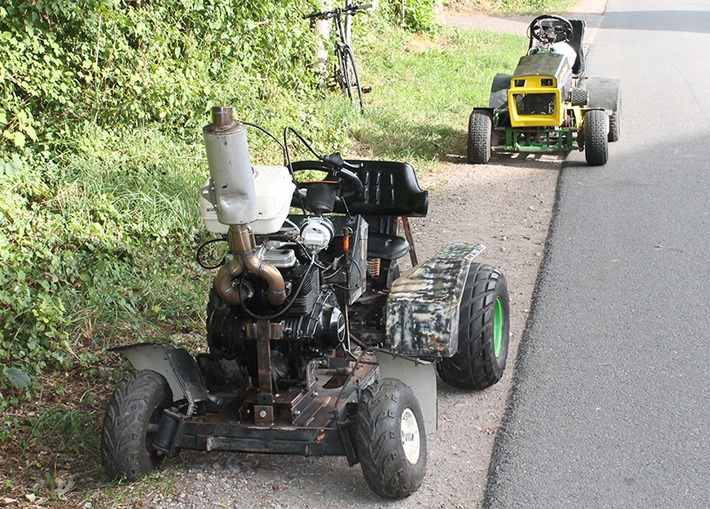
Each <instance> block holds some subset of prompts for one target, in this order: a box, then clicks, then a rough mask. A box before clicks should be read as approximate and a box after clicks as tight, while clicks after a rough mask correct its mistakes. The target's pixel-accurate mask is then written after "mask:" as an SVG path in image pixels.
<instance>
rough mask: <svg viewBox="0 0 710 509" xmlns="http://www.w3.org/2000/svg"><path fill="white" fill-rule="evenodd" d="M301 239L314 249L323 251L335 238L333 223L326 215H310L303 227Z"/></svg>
mask: <svg viewBox="0 0 710 509" xmlns="http://www.w3.org/2000/svg"><path fill="white" fill-rule="evenodd" d="M301 239H302V240H303V243H304V244H305V245H306V247H308V248H309V249H311V250H312V251H322V250H323V249H325V248H326V247H328V245H329V244H330V241H331V240H333V223H331V222H330V220H329V219H328V218H325V217H309V218H308V219H307V220H306V223H305V224H304V225H303V227H302V228H301Z"/></svg>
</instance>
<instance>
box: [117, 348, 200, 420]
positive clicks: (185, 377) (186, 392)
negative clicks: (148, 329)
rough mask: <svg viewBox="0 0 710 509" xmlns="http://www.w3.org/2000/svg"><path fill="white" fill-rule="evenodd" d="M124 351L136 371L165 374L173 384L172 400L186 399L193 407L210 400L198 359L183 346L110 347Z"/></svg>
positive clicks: (119, 351)
mask: <svg viewBox="0 0 710 509" xmlns="http://www.w3.org/2000/svg"><path fill="white" fill-rule="evenodd" d="M111 351H112V352H118V353H120V354H123V355H124V356H125V357H126V358H127V359H128V360H129V361H130V363H131V364H132V365H133V367H134V368H135V369H136V370H141V369H150V370H153V371H156V372H158V373H160V374H161V375H163V376H164V377H165V379H166V380H167V381H168V383H169V384H170V389H171V390H172V392H173V401H180V400H183V399H185V400H187V402H188V404H189V406H190V409H189V412H188V414H189V413H191V411H192V407H193V406H194V404H195V403H198V402H200V401H206V400H207V384H205V380H204V378H203V376H202V372H201V371H200V368H199V366H198V365H197V361H195V359H194V358H193V357H192V355H190V354H189V352H188V351H187V350H185V349H184V348H175V347H174V346H172V345H167V344H160V343H140V344H137V345H128V346H119V347H116V348H111Z"/></svg>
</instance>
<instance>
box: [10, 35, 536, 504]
mask: <svg viewBox="0 0 710 509" xmlns="http://www.w3.org/2000/svg"><path fill="white" fill-rule="evenodd" d="M355 42H356V58H357V59H358V62H359V69H360V71H361V76H362V79H361V81H362V82H363V83H364V84H367V85H371V86H372V90H373V91H372V93H371V94H368V95H366V96H365V108H366V114H365V116H364V117H361V116H360V115H359V114H358V113H357V112H356V111H355V110H354V109H353V108H352V107H351V106H350V104H349V103H348V101H347V100H345V99H343V98H342V96H341V95H340V94H339V93H338V92H337V91H335V92H333V93H326V92H323V94H322V95H319V96H318V97H316V98H314V100H312V101H309V102H307V103H300V104H297V103H294V102H293V100H290V99H284V102H283V104H280V103H279V104H272V105H269V106H268V107H265V108H264V109H263V110H260V111H258V112H254V115H253V118H252V117H250V118H243V120H245V121H250V122H255V123H258V124H260V125H263V126H264V127H265V128H267V129H268V130H269V131H271V132H272V133H273V134H275V135H276V136H277V137H281V134H282V130H283V128H284V126H285V125H291V126H292V127H293V128H294V129H296V130H297V131H299V132H300V133H301V134H302V135H303V136H304V137H305V138H306V139H308V140H310V141H312V142H313V145H314V148H315V149H316V150H317V151H319V152H321V153H327V152H332V151H336V150H340V151H342V152H343V153H344V154H345V155H346V156H352V155H353V154H356V155H357V156H358V157H374V158H377V159H390V160H402V161H407V162H410V163H412V164H413V165H414V167H415V168H417V170H418V171H419V172H421V173H424V172H427V171H428V170H430V169H431V168H433V166H434V165H435V164H436V163H437V162H439V161H454V162H457V161H460V160H462V159H463V154H464V151H465V132H466V126H467V121H468V115H469V113H470V111H471V109H472V108H473V107H474V106H481V105H486V104H487V102H488V92H489V88H490V83H491V80H492V79H493V76H494V75H495V74H496V73H497V72H509V71H510V70H511V69H512V68H513V67H514V65H515V63H516V62H517V59H518V58H519V56H520V55H521V54H522V52H524V50H525V47H526V40H525V38H524V37H523V35H522V34H521V35H519V36H518V35H515V36H513V35H503V34H496V33H488V32H468V31H467V32H462V31H457V30H448V29H447V30H442V31H441V32H439V33H435V34H430V35H426V36H422V35H413V34H410V33H406V32H402V31H399V30H396V29H392V28H382V27H380V28H379V29H378V30H375V31H371V32H369V31H368V29H367V27H366V26H361V27H360V28H359V29H358V31H357V32H356V34H355ZM206 122H207V119H205V123H206ZM249 143H250V147H251V149H252V159H253V161H254V162H255V163H257V162H258V163H265V164H271V163H277V162H280V158H281V153H280V150H279V148H278V146H277V145H276V144H275V143H274V142H273V141H272V140H270V139H269V138H268V137H267V136H264V135H261V134H259V133H258V132H255V131H253V130H249ZM77 144H80V145H81V146H80V147H78V149H77V151H76V154H73V155H72V157H71V158H67V159H66V160H62V159H61V158H60V159H59V160H57V161H55V164H57V165H58V166H61V167H62V168H63V170H62V171H64V172H66V173H67V174H69V175H73V178H71V179H69V183H68V184H67V185H66V186H65V187H64V189H63V192H62V194H60V195H59V197H58V198H57V199H56V203H54V204H53V205H52V206H54V207H57V208H59V209H61V210H62V211H63V213H64V214H65V215H67V216H68V217H72V218H73V220H74V221H78V222H81V221H88V222H90V221H91V217H88V216H87V217H84V216H86V214H87V212H86V210H87V206H90V205H91V204H93V205H91V206H93V207H94V208H93V209H91V210H92V214H94V216H95V215H96V214H99V215H100V214H106V215H107V217H108V216H110V218H112V219H111V221H115V224H114V225H113V226H114V227H106V228H102V229H97V230H96V231H95V232H94V233H93V234H92V236H90V237H88V238H87V239H84V240H83V241H82V242H84V241H85V242H87V243H88V247H86V248H87V249H89V251H90V250H91V243H92V242H97V243H101V245H102V246H104V247H105V248H106V250H107V252H108V253H110V254H111V258H101V257H99V258H98V259H94V260H93V261H92V262H91V263H93V265H92V266H90V267H82V268H81V274H84V275H87V274H90V277H91V278H92V284H93V285H94V286H93V288H94V290H93V291H92V293H91V294H90V295H89V297H88V299H87V301H86V302H84V303H83V305H81V306H77V307H76V309H71V310H68V312H69V314H71V315H72V320H73V321H74V322H75V323H76V324H77V330H76V334H75V336H74V337H75V339H74V341H73V342H70V343H69V344H68V345H66V346H67V348H68V351H69V352H70V353H71V355H70V356H69V358H68V359H67V360H66V364H67V365H68V366H70V367H69V369H66V370H65V371H61V372H60V371H47V372H46V373H44V375H43V378H41V379H39V380H36V384H35V385H37V386H39V387H41V389H40V390H39V394H37V393H34V394H33V395H32V397H28V396H27V395H26V394H24V393H23V392H22V390H20V389H15V390H14V392H12V393H6V394H5V395H4V396H5V397H7V398H8V401H10V403H11V404H10V405H9V409H8V410H7V411H5V413H3V414H2V419H3V420H2V422H1V423H0V440H1V441H2V449H0V466H1V468H0V472H1V473H2V474H1V475H2V477H1V478H0V490H2V491H3V493H2V494H0V500H2V499H3V497H4V498H7V499H10V500H16V501H17V502H16V505H17V506H18V507H60V508H61V507H86V508H100V507H135V506H136V505H140V504H143V503H144V501H148V502H147V504H148V505H147V506H150V505H151V504H150V501H151V500H154V499H155V497H162V496H164V495H165V494H167V493H170V492H171V490H172V489H173V487H174V486H175V485H176V484H177V483H178V482H179V481H178V477H179V475H180V474H181V472H183V471H184V469H185V464H186V463H185V461H188V460H189V458H190V456H189V455H187V456H181V457H180V458H178V459H177V460H173V461H171V462H169V463H168V465H167V466H166V468H164V469H161V470H159V471H157V472H154V473H152V474H151V475H149V476H147V477H146V478H145V479H143V480H141V481H139V482H137V483H131V484H123V483H109V482H108V481H107V480H106V479H105V478H104V477H103V474H102V470H101V466H100V458H99V456H98V444H99V436H100V429H101V420H102V418H103V411H104V408H105V406H106V401H107V398H108V396H109V395H110V393H111V391H112V390H113V388H114V387H115V385H116V384H117V382H118V380H120V378H122V376H123V373H124V372H125V369H127V366H126V364H125V363H123V362H122V361H121V360H120V359H119V358H118V357H117V356H116V355H115V354H112V353H106V352H105V349H106V348H107V347H110V346H118V345H120V344H124V343H131V342H137V341H166V342H170V343H173V344H176V345H184V346H186V347H187V348H188V349H189V350H190V351H196V350H199V349H201V348H204V344H203V343H204V342H203V340H202V333H203V330H204V317H203V316H202V315H203V314H204V308H205V301H206V298H207V288H208V287H209V284H210V281H211V277H212V274H211V273H208V272H206V271H204V270H202V269H201V268H199V266H198V265H197V263H196V262H195V261H194V247H195V246H197V245H198V244H199V243H200V242H201V241H202V240H204V239H206V238H207V234H206V232H204V230H203V229H202V227H201V224H200V220H199V214H198V206H197V196H198V190H199V187H200V186H201V185H202V184H203V183H204V179H205V178H206V177H207V174H208V173H207V164H206V157H205V156H204V151H203V148H202V145H201V133H199V132H197V133H184V132H180V131H176V132H175V133H174V136H168V135H166V134H165V133H162V134H161V133H160V132H157V131H155V130H153V129H151V128H150V127H145V128H139V129H136V130H135V131H114V132H111V133H108V132H104V131H101V130H96V131H93V130H91V129H88V130H87V131H86V132H85V133H83V136H81V137H80V139H78V140H77ZM292 155H293V157H294V159H300V158H310V157H311V156H310V154H308V153H307V152H306V151H305V150H304V148H303V147H302V146H299V145H298V144H294V147H293V154H292ZM102 207H106V208H105V209H103V208H102ZM104 224H109V225H110V224H112V223H111V222H110V221H108V222H105V223H104ZM146 236H147V237H148V238H150V239H152V240H151V243H150V244H149V245H146V244H144V243H142V244H137V243H133V242H132V239H133V238H134V237H135V238H141V239H144V238H146ZM82 246H83V244H82ZM82 246H79V247H78V248H77V249H79V248H82V249H83V247H82ZM87 259H92V258H91V257H88V258H87ZM82 277H84V276H82ZM87 277H88V276H87ZM116 280H120V281H121V282H122V283H121V287H116V284H115V281H116ZM23 400H24V401H30V400H31V401H33V403H31V404H21V401H23ZM13 402H14V403H13ZM185 458H188V460H186V459H185Z"/></svg>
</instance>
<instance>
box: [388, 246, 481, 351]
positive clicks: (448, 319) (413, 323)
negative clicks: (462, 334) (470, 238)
mask: <svg viewBox="0 0 710 509" xmlns="http://www.w3.org/2000/svg"><path fill="white" fill-rule="evenodd" d="M484 249H485V246H483V244H475V245H473V244H449V245H448V246H446V247H444V249H442V250H441V252H439V254H438V255H437V256H436V257H434V258H432V259H430V260H428V261H427V262H425V263H423V264H421V265H419V266H417V267H415V268H414V269H413V270H412V271H411V272H410V273H409V274H407V275H405V276H402V277H401V278H399V279H397V280H396V281H395V282H394V283H393V284H392V289H391V291H390V295H389V297H388V299H387V328H386V343H387V346H388V347H389V348H391V349H392V350H393V351H394V352H396V353H398V354H401V355H408V356H413V357H424V358H426V357H437V358H440V357H451V356H452V355H454V354H456V352H457V351H458V343H459V338H458V329H459V306H460V304H461V294H462V292H463V289H464V285H465V283H466V278H467V277H468V271H469V268H470V266H471V262H472V261H473V259H474V258H475V257H476V256H478V255H479V254H481V253H482V252H483V250H484Z"/></svg>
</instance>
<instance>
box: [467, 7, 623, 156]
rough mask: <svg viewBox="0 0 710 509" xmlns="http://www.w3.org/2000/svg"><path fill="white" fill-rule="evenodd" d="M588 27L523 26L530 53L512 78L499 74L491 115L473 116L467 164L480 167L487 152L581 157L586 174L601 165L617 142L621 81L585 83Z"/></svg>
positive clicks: (555, 21) (551, 19)
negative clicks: (576, 152) (572, 153)
mask: <svg viewBox="0 0 710 509" xmlns="http://www.w3.org/2000/svg"><path fill="white" fill-rule="evenodd" d="M584 28H585V22H584V21H582V20H575V19H573V20H567V19H565V18H562V17H560V16H552V15H548V14H545V15H542V16H538V17H537V18H535V19H534V20H532V22H531V23H530V26H528V37H529V38H530V45H529V49H528V53H527V55H525V56H523V57H522V58H521V59H520V61H519V62H518V66H517V67H516V69H515V72H514V73H513V74H512V75H510V74H497V75H496V76H495V78H494V79H493V84H492V86H491V95H490V102H489V105H488V108H475V109H474V110H473V112H472V113H471V116H470V118H469V124H468V149H467V161H468V162H469V163H472V164H485V163H487V162H488V161H489V160H490V158H491V151H492V150H495V151H501V152H560V153H567V152H570V151H572V150H574V149H575V146H576V148H577V149H579V150H584V155H585V159H586V160H587V163H588V164H589V165H590V166H601V165H604V164H606V162H607V160H608V158H609V145H608V143H609V142H613V141H616V140H618V139H619V127H620V126H619V115H620V112H621V89H620V82H619V80H618V79H613V78H588V77H586V76H585V75H584V72H585V56H584V48H583V39H584Z"/></svg>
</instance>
